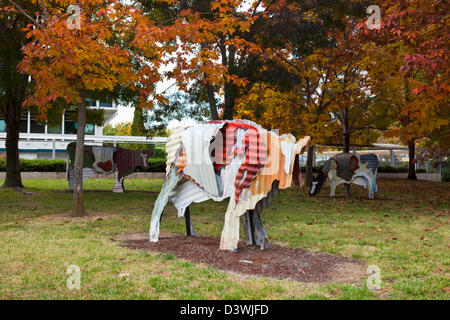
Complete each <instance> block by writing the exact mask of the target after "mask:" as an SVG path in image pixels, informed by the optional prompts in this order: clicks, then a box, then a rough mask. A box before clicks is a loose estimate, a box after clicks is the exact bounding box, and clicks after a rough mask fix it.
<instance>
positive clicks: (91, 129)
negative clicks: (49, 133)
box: [64, 111, 95, 135]
mask: <svg viewBox="0 0 450 320" xmlns="http://www.w3.org/2000/svg"><path fill="white" fill-rule="evenodd" d="M77 129H78V123H77V122H75V112H73V111H66V112H65V115H64V133H65V134H77ZM85 133H86V134H87V135H93V134H94V133H95V126H94V125H93V124H89V123H88V124H86V129H85Z"/></svg>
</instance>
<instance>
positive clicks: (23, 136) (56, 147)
mask: <svg viewBox="0 0 450 320" xmlns="http://www.w3.org/2000/svg"><path fill="white" fill-rule="evenodd" d="M89 108H98V109H103V110H104V111H105V113H104V114H105V123H106V124H107V123H108V122H110V121H111V120H112V119H113V118H114V117H115V115H116V113H117V111H118V106H117V105H116V103H115V102H114V101H113V102H112V103H106V102H100V101H98V100H97V101H90V106H89ZM75 116H76V115H75V111H65V112H64V113H63V115H62V118H61V123H60V124H58V125H56V126H50V125H42V124H40V123H38V122H36V119H35V115H34V114H33V113H31V112H30V111H29V110H28V111H25V112H24V113H23V114H22V118H21V121H20V135H19V156H20V158H23V159H66V147H67V145H68V144H69V143H70V142H72V141H75V140H76V134H77V122H76V121H75V120H74V119H75ZM96 136H103V127H100V126H96V125H93V124H87V125H86V141H91V142H90V143H88V144H90V145H93V144H98V145H102V144H101V142H96V141H92V139H90V138H93V137H96ZM5 139H6V124H5V121H4V120H2V119H0V153H2V152H6V147H5Z"/></svg>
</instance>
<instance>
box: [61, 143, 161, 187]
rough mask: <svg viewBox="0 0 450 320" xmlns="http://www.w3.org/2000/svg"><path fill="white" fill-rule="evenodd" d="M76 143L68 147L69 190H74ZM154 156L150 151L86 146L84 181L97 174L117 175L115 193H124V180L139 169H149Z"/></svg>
mask: <svg viewBox="0 0 450 320" xmlns="http://www.w3.org/2000/svg"><path fill="white" fill-rule="evenodd" d="M75 147H76V142H71V143H69V145H68V146H67V155H68V158H69V159H70V162H69V163H70V164H69V170H68V172H67V180H68V182H69V189H70V190H73V188H74V176H73V172H74V171H73V169H74V167H73V164H74V162H75ZM152 155H153V152H152V151H150V150H127V149H123V148H120V147H102V146H84V157H83V180H84V179H87V178H89V177H91V176H92V175H94V174H95V173H101V174H111V173H115V178H116V180H115V183H114V187H113V192H124V187H123V179H124V177H125V176H127V175H129V174H130V173H133V172H135V171H136V170H138V169H139V168H142V169H148V162H147V160H148V158H149V157H151V156H152Z"/></svg>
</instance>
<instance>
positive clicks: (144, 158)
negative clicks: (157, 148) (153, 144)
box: [139, 150, 151, 170]
mask: <svg viewBox="0 0 450 320" xmlns="http://www.w3.org/2000/svg"><path fill="white" fill-rule="evenodd" d="M139 155H140V156H141V159H142V168H143V169H144V170H147V169H148V157H149V156H151V154H150V152H149V151H147V150H146V151H141V152H139Z"/></svg>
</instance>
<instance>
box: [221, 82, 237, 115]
mask: <svg viewBox="0 0 450 320" xmlns="http://www.w3.org/2000/svg"><path fill="white" fill-rule="evenodd" d="M235 91H236V86H235V85H234V84H233V83H231V82H227V83H225V86H224V94H225V108H224V110H223V119H224V120H232V119H233V116H234V104H235V101H236V95H235Z"/></svg>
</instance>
